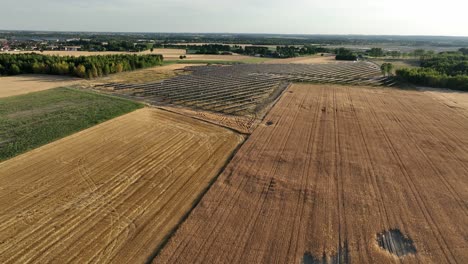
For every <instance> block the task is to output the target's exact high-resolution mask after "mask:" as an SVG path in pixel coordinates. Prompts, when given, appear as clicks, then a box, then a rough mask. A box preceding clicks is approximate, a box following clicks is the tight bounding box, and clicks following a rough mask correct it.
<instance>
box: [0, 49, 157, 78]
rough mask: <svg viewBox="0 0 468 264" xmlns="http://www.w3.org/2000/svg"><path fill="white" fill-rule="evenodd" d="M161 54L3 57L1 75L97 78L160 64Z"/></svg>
mask: <svg viewBox="0 0 468 264" xmlns="http://www.w3.org/2000/svg"><path fill="white" fill-rule="evenodd" d="M162 63H163V56H162V55H140V56H139V55H104V56H102V55H98V56H80V57H72V56H64V57H60V56H47V55H42V54H35V53H30V54H0V75H17V74H24V73H36V74H52V75H71V76H76V77H80V78H96V77H100V76H105V75H108V74H111V73H118V72H123V71H131V70H135V69H141V68H146V67H152V66H156V65H161V64H162Z"/></svg>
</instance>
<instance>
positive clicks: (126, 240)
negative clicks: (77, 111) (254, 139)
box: [0, 108, 243, 263]
mask: <svg viewBox="0 0 468 264" xmlns="http://www.w3.org/2000/svg"><path fill="white" fill-rule="evenodd" d="M242 141H243V137H242V136H240V135H237V134H235V133H234V132H231V131H229V130H226V129H223V128H219V127H216V126H213V125H209V124H206V123H202V122H198V121H195V120H194V119H190V118H187V117H183V116H180V115H177V114H172V113H168V112H165V111H162V110H156V109H149V108H145V109H141V110H138V111H135V112H133V113H130V114H127V115H125V116H122V117H119V118H116V119H113V120H111V121H108V122H106V123H103V124H101V125H98V126H95V127H93V128H91V129H88V130H85V131H83V132H80V133H77V134H75V135H72V136H70V137H67V138H64V139H62V140H59V141H56V142H54V143H52V144H49V145H46V146H44V147H41V148H38V149H35V150H33V151H31V152H28V153H26V154H23V155H21V156H18V157H16V158H13V159H11V160H8V161H6V162H3V163H0V190H1V192H0V211H1V212H2V214H1V215H0V262H1V263H12V262H16V263H31V262H34V263H50V262H55V263H86V262H97V263H109V262H113V263H116V262H119V263H144V262H145V261H147V260H148V259H151V257H152V254H154V252H155V251H156V250H157V249H158V247H159V246H160V245H161V242H162V241H163V240H164V238H165V237H166V236H167V235H168V234H169V233H170V232H171V230H172V229H173V228H175V226H176V225H177V224H178V223H179V221H180V220H181V218H182V217H183V216H184V215H185V214H186V213H187V212H188V211H189V210H190V208H191V207H192V206H193V203H194V202H195V201H196V199H197V198H198V197H199V195H201V193H202V192H203V190H204V189H205V188H207V187H208V185H209V182H210V181H212V180H213V178H214V177H215V176H216V175H217V174H218V173H219V171H220V170H221V168H222V167H223V165H224V164H225V162H226V161H227V159H228V157H229V156H230V155H231V153H232V151H233V150H234V149H235V148H236V147H237V145H238V144H240V143H241V142H242Z"/></svg>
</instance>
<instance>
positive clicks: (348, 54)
mask: <svg viewBox="0 0 468 264" xmlns="http://www.w3.org/2000/svg"><path fill="white" fill-rule="evenodd" d="M335 54H336V60H346V61H355V60H357V58H358V56H357V55H356V54H355V53H354V52H352V51H351V50H349V49H345V48H339V49H336V50H335Z"/></svg>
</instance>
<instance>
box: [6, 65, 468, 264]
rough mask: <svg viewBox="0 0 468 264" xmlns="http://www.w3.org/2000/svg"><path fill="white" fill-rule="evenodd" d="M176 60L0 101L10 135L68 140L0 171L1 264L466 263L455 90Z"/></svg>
mask: <svg viewBox="0 0 468 264" xmlns="http://www.w3.org/2000/svg"><path fill="white" fill-rule="evenodd" d="M170 66H174V65H171V64H170ZM176 66H177V67H175V66H174V67H173V68H174V70H175V69H177V72H175V71H174V72H164V76H167V78H165V79H159V78H160V76H162V75H163V74H161V72H158V71H157V68H152V69H150V70H146V71H139V72H135V75H134V76H133V77H132V78H128V77H129V76H130V75H131V72H127V73H125V75H123V74H121V75H119V74H116V75H114V76H112V77H109V78H107V79H106V78H102V79H98V80H96V81H95V82H92V81H89V82H88V83H86V85H83V86H76V87H69V88H57V89H52V90H48V91H43V92H37V93H30V94H26V95H21V96H19V97H8V98H0V127H2V126H3V127H7V125H8V127H10V128H11V131H13V132H14V134H15V137H12V138H14V139H15V140H16V138H20V137H21V136H22V135H21V133H23V132H22V131H23V130H21V129H20V128H22V126H24V127H26V128H27V129H24V130H26V131H27V132H28V133H29V134H24V135H25V136H24V135H23V138H25V139H26V140H29V139H30V138H33V136H34V135H38V134H40V132H41V131H48V132H54V131H52V129H51V126H48V127H47V125H48V123H46V122H45V121H48V122H50V123H51V124H53V125H54V126H55V128H56V130H57V131H58V132H60V131H61V129H62V127H64V124H67V125H69V126H72V127H73V129H74V130H72V132H74V133H72V132H69V133H68V132H67V133H68V134H58V132H54V133H51V134H52V135H51V136H54V139H55V141H53V142H52V141H50V140H49V141H47V142H50V143H49V144H36V145H34V146H38V147H36V148H34V149H32V148H30V147H29V146H25V147H24V149H25V150H24V152H21V153H19V152H18V153H17V152H15V155H10V156H9V157H11V158H10V159H7V160H5V161H3V162H2V163H0V186H1V187H0V191H1V192H0V210H1V211H2V212H3V214H1V215H0V219H1V220H2V223H1V224H0V262H1V263H155V264H156V263H157V264H159V263H304V264H319V263H320V264H348V263H384V264H387V263H388V264H393V263H466V262H468V253H467V252H468V250H467V248H468V247H467V246H466V237H467V236H468V235H467V232H466V228H465V227H466V226H468V217H467V216H468V215H467V204H466V201H467V200H468V192H467V191H466V190H468V180H467V179H468V178H467V177H466V175H467V172H468V165H467V164H468V147H467V146H468V136H467V133H466V131H467V130H468V122H466V119H467V118H468V96H466V94H454V93H449V92H441V91H425V90H418V89H401V86H400V83H399V82H398V81H396V80H395V78H391V77H386V76H384V75H383V74H382V72H381V70H380V68H379V67H378V66H377V65H376V64H373V63H370V62H367V61H358V62H335V61H333V62H330V63H325V64H286V63H271V64H266V63H265V64H234V65H202V66H194V65H185V66H183V67H182V66H181V65H176ZM159 70H161V69H159ZM146 74H148V75H152V76H147V77H148V78H140V76H143V75H146ZM166 74H167V75H166ZM129 79H131V80H133V82H128V80H129ZM119 80H121V81H119ZM84 82H85V81H84ZM70 94H75V96H74V97H76V99H75V100H76V101H77V102H76V103H75V104H74V105H71V101H72V100H71V99H72V96H71V95H70ZM122 97H123V98H122ZM91 99H92V100H91ZM142 103H144V104H142ZM36 105H38V106H36ZM20 106H21V107H20ZM111 106H112V107H111ZM140 108H141V109H140ZM83 109H84V110H83ZM66 111H68V112H69V113H68V114H67V112H66ZM65 114H66V115H65ZM90 117H93V119H92V120H90V121H89V123H90V124H93V126H91V125H87V123H85V124H83V123H84V120H85V118H90ZM94 119H96V120H94ZM13 121H14V122H13ZM2 122H3V123H2ZM76 123H81V126H75V124H76ZM17 124H19V125H17ZM84 125H86V126H84ZM17 131H19V132H17ZM0 134H1V133H0ZM4 134H6V133H4ZM10 134H13V133H10ZM57 135H58V136H57ZM44 142H45V141H44ZM8 144H10V142H8ZM16 144H17V145H18V143H16ZM1 147H2V146H0V148H1ZM10 147H11V148H12V149H14V150H16V149H18V147H17V146H16V145H10ZM29 149H32V150H30V151H29ZM17 154H18V155H17ZM451 216H458V217H451Z"/></svg>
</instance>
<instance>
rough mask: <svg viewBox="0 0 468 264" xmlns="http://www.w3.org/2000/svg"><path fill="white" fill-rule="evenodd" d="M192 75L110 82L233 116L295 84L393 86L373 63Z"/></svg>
mask: <svg viewBox="0 0 468 264" xmlns="http://www.w3.org/2000/svg"><path fill="white" fill-rule="evenodd" d="M185 70H186V71H189V72H191V74H188V75H180V76H177V77H175V78H172V79H168V80H164V81H159V82H150V83H143V84H123V83H107V84H102V85H98V86H96V88H97V89H102V88H105V89H111V90H113V91H115V92H117V93H121V94H122V93H123V94H126V95H129V96H131V97H133V98H136V99H139V100H143V101H146V102H149V103H152V104H158V103H170V104H176V105H184V106H188V107H193V108H199V109H203V110H208V111H212V112H219V113H224V114H230V115H246V114H255V113H256V112H258V111H259V110H261V109H262V108H263V107H265V106H267V105H268V103H270V102H271V101H273V100H275V98H276V97H277V96H279V95H280V94H281V92H282V91H283V90H284V89H285V88H286V87H288V86H289V84H290V83H291V82H315V83H316V82H319V83H337V84H353V85H374V86H392V85H394V84H395V83H394V81H393V80H391V79H388V78H386V77H383V76H382V75H381V72H380V69H379V68H378V67H377V66H376V65H374V64H372V63H368V62H352V63H336V64H316V65H307V64H237V65H232V66H197V67H188V68H186V69H185Z"/></svg>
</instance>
